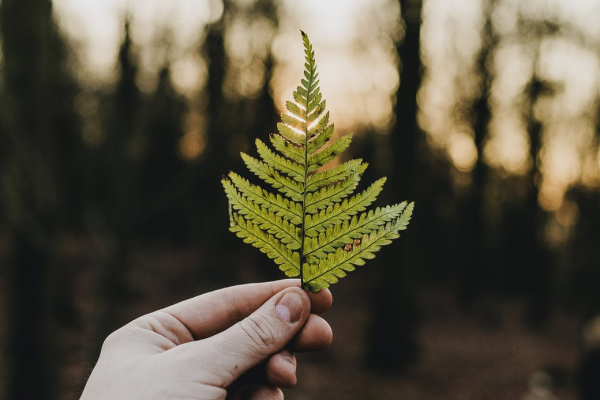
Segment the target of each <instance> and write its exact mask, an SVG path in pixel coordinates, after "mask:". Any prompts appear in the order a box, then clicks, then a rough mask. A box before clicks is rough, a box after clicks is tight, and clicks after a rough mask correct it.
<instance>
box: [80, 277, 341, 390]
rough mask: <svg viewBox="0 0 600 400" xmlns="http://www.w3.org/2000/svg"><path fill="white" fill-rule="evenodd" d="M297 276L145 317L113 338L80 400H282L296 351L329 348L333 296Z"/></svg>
mask: <svg viewBox="0 0 600 400" xmlns="http://www.w3.org/2000/svg"><path fill="white" fill-rule="evenodd" d="M299 285H300V282H299V280H297V279H287V280H281V281H275V282H266V283H257V284H248V285H241V286H233V287H229V288H225V289H221V290H217V291H214V292H210V293H206V294H203V295H201V296H198V297H195V298H192V299H189V300H186V301H183V302H181V303H178V304H175V305H173V306H171V307H167V308H165V309H163V310H159V311H156V312H153V313H150V314H147V315H144V316H142V317H140V318H138V319H136V320H134V321H132V322H130V323H129V324H127V325H125V326H124V327H123V328H121V329H119V330H117V331H115V332H114V333H112V334H111V335H110V336H109V337H108V338H107V339H106V341H105V342H104V345H103V347H102V351H101V353H100V358H99V360H98V363H97V364H96V367H95V368H94V370H93V371H92V374H91V376H90V378H89V380H88V382H87V384H86V387H85V389H84V391H83V395H82V397H81V400H104V399H107V400H108V399H110V400H121V399H123V400H125V399H126V400H138V399H139V400H162V399H165V400H166V399H189V400H196V399H198V400H199V399H202V400H223V399H232V400H233V399H256V400H258V399H260V400H276V399H277V400H278V399H283V393H282V392H281V390H280V389H279V387H291V386H293V385H295V384H296V359H295V357H294V355H293V353H292V351H312V350H319V349H323V348H325V347H327V346H328V345H329V344H330V343H331V340H332V332H331V328H330V326H329V324H328V323H327V322H326V321H325V320H324V319H323V318H321V317H319V316H318V315H316V314H320V313H322V312H324V311H326V310H327V309H328V308H329V307H330V306H331V302H332V297H331V293H330V292H329V291H328V290H321V291H320V292H318V293H307V292H305V291H304V290H302V289H300V288H299Z"/></svg>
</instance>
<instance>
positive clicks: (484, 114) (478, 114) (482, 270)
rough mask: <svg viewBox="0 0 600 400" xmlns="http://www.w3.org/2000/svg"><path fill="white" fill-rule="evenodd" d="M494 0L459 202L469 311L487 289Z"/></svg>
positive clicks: (464, 299)
mask: <svg viewBox="0 0 600 400" xmlns="http://www.w3.org/2000/svg"><path fill="white" fill-rule="evenodd" d="M494 3H495V1H494V0H487V1H485V2H484V13H485V18H486V19H485V24H484V28H483V35H482V43H481V50H480V52H479V56H478V59H477V66H478V70H479V76H480V79H481V86H480V93H479V97H477V98H476V99H475V100H474V102H473V111H474V113H475V116H474V117H475V124H474V126H473V130H474V132H475V138H474V139H475V147H476V148H477V161H476V163H475V167H474V169H473V172H472V174H473V175H472V179H473V181H472V185H471V187H470V192H469V193H468V195H467V198H466V200H465V201H462V203H463V204H462V205H463V210H461V211H460V212H459V214H460V216H461V219H463V221H462V222H461V223H460V228H461V229H462V230H463V232H462V235H461V236H462V237H463V238H464V240H465V244H464V248H465V249H468V251H465V252H464V255H465V257H466V259H465V262H464V267H463V269H462V273H461V276H460V278H459V301H460V303H461V304H462V306H463V307H467V308H469V307H470V306H471V305H472V302H473V301H474V300H476V299H477V298H478V295H479V294H481V293H483V292H486V291H488V290H489V289H490V285H491V282H490V280H491V276H490V274H491V273H492V268H491V266H490V264H491V263H492V260H491V257H490V254H489V251H490V248H489V246H488V245H487V236H488V234H487V230H486V224H485V219H484V211H485V202H486V199H485V189H486V183H487V181H488V179H489V169H488V166H487V165H486V163H485V161H484V158H483V151H484V145H485V139H486V137H487V133H488V125H489V122H490V116H491V112H490V107H489V101H488V97H489V94H490V86H491V83H492V76H491V73H490V69H489V65H490V63H491V62H492V60H491V57H492V54H493V51H494V48H495V46H496V44H497V41H498V38H497V37H496V35H495V33H494V32H493V27H492V21H491V18H492V12H493V10H494V8H493V5H494Z"/></svg>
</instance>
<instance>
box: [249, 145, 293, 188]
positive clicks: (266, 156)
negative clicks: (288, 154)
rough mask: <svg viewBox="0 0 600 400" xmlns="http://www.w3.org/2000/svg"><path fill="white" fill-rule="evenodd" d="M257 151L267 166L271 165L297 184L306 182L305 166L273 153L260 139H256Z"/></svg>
mask: <svg viewBox="0 0 600 400" xmlns="http://www.w3.org/2000/svg"><path fill="white" fill-rule="evenodd" d="M256 150H257V151H258V154H259V155H260V158H262V160H263V161H264V163H265V164H268V165H271V166H272V167H273V168H275V169H277V170H278V171H280V172H283V173H284V174H287V175H288V176H289V177H290V178H292V179H294V180H295V181H296V182H300V183H302V182H304V165H301V164H298V163H295V162H293V161H290V160H288V159H287V158H284V157H281V156H278V155H277V154H275V153H274V152H272V151H271V150H270V149H269V148H268V147H267V145H266V144H264V143H263V142H262V141H261V140H260V139H256Z"/></svg>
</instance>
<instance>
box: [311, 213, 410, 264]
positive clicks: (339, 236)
mask: <svg viewBox="0 0 600 400" xmlns="http://www.w3.org/2000/svg"><path fill="white" fill-rule="evenodd" d="M405 207H406V204H405V203H400V204H396V205H394V206H387V207H384V208H376V209H375V210H371V211H368V212H365V213H363V214H361V215H360V216H358V217H357V216H354V217H352V218H351V219H350V220H347V221H344V222H343V223H341V224H337V225H334V226H333V227H331V228H329V229H327V230H326V231H325V232H322V233H321V234H319V236H318V237H315V238H313V240H311V241H309V242H308V243H306V244H305V250H304V255H305V256H307V257H308V256H309V255H313V254H314V255H315V257H317V258H323V257H325V255H326V253H330V252H332V251H334V250H335V249H336V247H340V246H343V245H345V244H351V243H353V241H354V239H358V238H360V237H362V236H363V235H364V234H366V233H369V232H372V231H374V230H377V229H378V228H379V227H380V226H381V225H383V224H385V223H386V222H389V221H391V220H393V219H395V218H397V217H398V216H399V215H400V214H401V213H402V210H404V208H405Z"/></svg>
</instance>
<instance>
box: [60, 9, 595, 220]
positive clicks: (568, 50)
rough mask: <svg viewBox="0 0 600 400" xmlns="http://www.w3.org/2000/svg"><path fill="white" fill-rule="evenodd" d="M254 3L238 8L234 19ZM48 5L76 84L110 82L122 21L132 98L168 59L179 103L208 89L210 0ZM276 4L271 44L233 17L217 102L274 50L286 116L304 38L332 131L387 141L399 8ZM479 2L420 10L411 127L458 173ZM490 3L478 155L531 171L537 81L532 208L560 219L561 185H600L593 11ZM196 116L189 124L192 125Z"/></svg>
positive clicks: (253, 25) (245, 85)
mask: <svg viewBox="0 0 600 400" xmlns="http://www.w3.org/2000/svg"><path fill="white" fill-rule="evenodd" d="M254 1H255V0H238V3H239V4H241V7H242V8H243V7H247V6H248V5H251V4H252V3H254ZM54 3H55V6H56V10H57V13H58V15H59V20H60V23H61V26H62V27H63V28H64V30H65V31H66V32H67V33H68V35H69V37H70V40H71V41H72V43H74V44H75V45H76V49H78V54H79V56H80V60H81V63H82V65H83V66H84V68H81V69H80V70H79V71H78V72H79V73H80V75H81V78H82V81H83V82H84V83H85V84H87V85H92V86H93V85H96V84H105V83H107V82H108V83H110V82H111V81H112V79H114V69H115V68H114V67H115V60H116V56H117V51H118V48H119V45H120V43H121V39H122V37H121V35H122V23H123V18H124V16H125V15H126V14H127V13H130V15H131V16H132V25H131V26H132V37H133V40H134V43H135V44H136V50H137V51H138V52H139V56H140V60H141V64H142V68H141V70H140V72H139V79H138V84H139V86H140V88H141V89H142V90H146V91H151V90H152V89H153V87H154V85H155V83H156V77H157V72H158V71H159V69H160V67H161V66H162V63H163V62H164V60H165V59H166V58H168V59H170V60H171V61H172V77H173V81H174V84H175V86H176V87H177V88H178V90H180V91H181V92H182V93H184V94H186V95H187V96H188V97H189V98H193V97H194V96H195V95H196V94H197V93H198V91H199V90H201V89H202V87H203V85H204V84H205V81H206V77H207V68H206V65H205V62H204V60H203V59H202V57H201V56H200V55H199V53H198V47H199V45H200V44H201V43H202V40H203V38H204V32H205V27H206V24H207V23H209V22H211V21H214V20H216V19H218V18H219V17H220V15H221V13H222V10H223V7H222V4H221V2H220V1H219V0H207V1H197V0H178V1H176V2H174V1H171V0H130V1H128V2H124V1H121V0H86V1H80V0H54ZM277 4H278V6H279V19H280V23H279V28H278V30H277V32H276V33H275V36H274V37H273V36H272V35H273V34H274V27H273V26H272V25H271V24H270V22H269V21H267V20H266V19H265V18H262V19H261V18H249V19H247V20H245V21H244V20H241V19H240V20H238V21H234V22H233V23H232V25H231V26H230V27H229V30H228V33H227V36H226V45H227V50H228V53H229V56H230V58H231V60H232V65H234V66H235V67H234V68H237V70H236V80H231V79H229V80H227V81H226V84H225V93H226V95H228V96H235V95H238V96H247V97H254V96H256V95H257V93H258V90H259V89H260V87H261V85H262V76H263V72H264V66H263V64H262V61H261V60H262V58H264V56H265V55H266V52H267V50H268V44H269V43H270V42H271V39H274V40H273V42H272V43H273V44H272V46H273V47H272V49H273V52H274V56H275V61H276V64H275V65H276V68H275V70H274V73H273V79H272V81H271V91H272V93H273V94H274V97H275V99H276V102H277V104H278V106H279V107H280V109H281V110H282V111H283V110H284V102H285V100H290V99H291V95H292V91H293V90H294V89H295V87H296V85H297V83H298V82H299V79H300V78H301V77H302V68H303V64H304V63H303V51H302V42H301V40H300V35H299V30H300V29H302V30H304V31H306V32H307V33H308V34H309V36H310V38H311V41H312V43H313V46H314V49H315V53H316V58H317V62H318V69H319V73H320V81H321V82H320V85H321V89H322V93H323V95H324V98H325V99H327V106H328V110H329V111H330V112H331V120H332V122H334V123H335V125H336V127H337V128H338V129H337V130H338V133H347V132H349V131H352V130H359V131H360V130H361V129H364V128H367V129H369V128H374V129H375V130H378V131H381V132H386V131H388V130H389V129H390V128H391V124H392V119H391V116H392V106H393V101H394V100H393V99H394V94H395V91H396V89H397V86H398V84H399V79H398V72H397V64H396V53H395V42H397V41H398V40H400V39H401V36H402V26H401V24H400V20H399V15H400V14H399V5H398V1H397V0H356V1H343V0H327V1H323V0H306V1H294V0H285V1H283V0H282V1H279V2H277ZM482 4H483V3H482V0H424V4H423V13H424V22H423V27H422V46H423V47H422V57H423V62H424V64H425V70H424V72H425V74H424V84H423V86H422V88H421V91H420V93H419V107H420V114H419V123H420V124H421V126H422V127H423V129H424V130H425V131H426V133H427V135H428V136H429V139H430V142H431V143H433V145H434V146H436V147H438V148H441V149H443V150H444V151H445V153H446V154H447V155H448V158H449V159H450V160H451V161H452V163H453V164H454V165H455V166H456V168H457V169H459V170H461V171H463V172H467V173H468V172H469V171H471V170H472V168H474V165H475V162H476V160H477V157H478V156H481V155H478V154H477V151H476V148H475V144H474V137H473V136H474V134H473V125H472V124H473V110H472V107H473V99H474V98H476V97H477V96H478V94H479V92H480V90H481V88H480V81H479V71H478V66H477V63H476V57H477V55H478V53H479V51H480V48H481V32H482V28H483V24H484V18H483V11H482ZM495 4H497V7H496V9H495V11H494V13H493V18H492V22H493V26H494V29H495V30H496V32H497V35H498V44H497V47H496V49H495V51H494V53H493V54H492V55H491V57H492V58H491V60H490V62H491V65H492V72H493V78H494V81H493V85H492V87H491V94H490V105H491V107H492V111H493V112H492V115H493V119H492V120H491V122H490V135H489V137H488V140H487V142H486V144H485V151H484V154H483V157H484V160H485V161H486V162H487V163H488V164H489V165H491V166H493V167H495V168H499V169H502V170H504V171H506V172H508V173H510V174H523V173H525V172H527V171H528V170H529V169H530V168H531V166H532V162H531V160H530V156H529V139H528V134H527V124H526V121H524V117H523V110H524V107H525V103H524V99H525V98H524V95H523V93H524V90H525V86H526V85H527V83H528V82H529V80H530V77H531V74H532V73H533V71H535V73H536V74H537V75H538V77H540V78H541V79H543V80H545V81H547V82H549V83H550V84H551V85H552V87H553V88H554V89H553V92H552V93H551V94H547V95H544V96H542V97H540V99H539V100H538V102H537V103H536V104H535V116H536V118H537V119H539V120H540V121H541V123H542V125H543V128H542V133H543V146H544V149H543V151H542V153H541V155H540V161H541V168H542V171H543V172H544V179H543V180H542V181H541V185H542V186H541V188H540V190H541V193H542V194H541V195H540V196H542V198H540V204H542V206H544V207H545V208H546V209H556V208H557V207H559V206H560V204H561V203H562V199H563V196H564V194H565V191H566V190H567V189H568V187H569V186H570V185H572V184H574V183H576V182H578V181H582V182H584V183H586V184H590V182H597V181H598V179H599V178H598V177H599V175H600V174H599V173H598V170H599V163H600V161H599V159H598V154H591V152H590V149H591V148H592V147H591V146H590V141H591V140H592V137H593V136H594V135H595V125H594V124H595V119H596V114H597V105H598V102H599V93H598V92H599V86H600V83H599V80H598V72H599V71H600V59H599V54H598V51H597V49H598V48H599V47H600V24H598V23H597V21H599V20H600V3H599V2H597V1H591V0H573V1H569V2H564V1H559V0H547V1H538V0H535V1H534V0H532V1H527V2H523V1H520V0H500V1H498V2H495ZM520 19H521V20H520ZM523 19H525V20H526V21H527V24H530V25H531V26H533V25H535V24H536V23H537V24H538V25H540V24H541V25H540V26H543V21H545V20H552V21H556V23H558V24H559V25H560V27H561V28H560V29H562V30H561V31H560V32H558V33H556V34H554V35H552V36H550V35H547V36H546V37H545V38H542V39H541V40H527V39H524V33H523V32H521V33H519V32H520V31H518V30H519V29H523V28H522V26H523V22H522V21H523ZM166 32H169V33H170V34H169V36H168V37H165V33H166ZM535 59H537V62H534V60H535ZM194 118H195V119H194ZM194 118H192V117H191V119H190V120H191V121H195V120H196V119H198V118H199V117H197V116H196V117H194ZM196 122H197V121H196ZM190 132H192V133H190V135H192V136H193V137H192V138H191V139H190V138H187V140H188V141H187V142H186V143H188V145H189V146H187V147H186V148H187V149H188V150H190V149H192V150H194V151H201V150H198V149H201V148H202V146H203V144H202V143H201V142H200V140H201V136H202V134H201V129H200V128H199V127H198V126H193V127H192V128H190ZM190 143H193V146H192V145H191V144H190ZM184 147H185V146H184ZM184 152H185V151H184ZM188 153H189V154H188ZM188 153H186V154H187V156H189V155H190V154H191V150H190V151H189V152H188Z"/></svg>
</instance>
